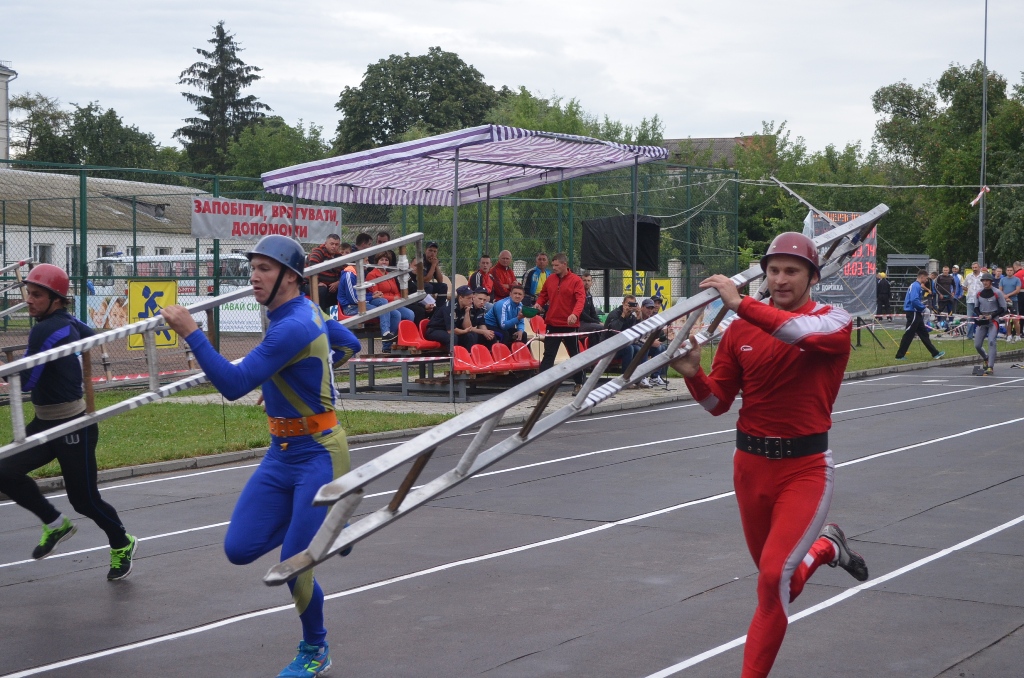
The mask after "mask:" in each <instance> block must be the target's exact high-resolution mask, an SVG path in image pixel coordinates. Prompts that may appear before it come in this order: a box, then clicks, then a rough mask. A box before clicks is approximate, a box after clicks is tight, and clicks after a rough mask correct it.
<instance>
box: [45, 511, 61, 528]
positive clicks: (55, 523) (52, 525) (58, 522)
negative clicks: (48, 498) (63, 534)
mask: <svg viewBox="0 0 1024 678" xmlns="http://www.w3.org/2000/svg"><path fill="white" fill-rule="evenodd" d="M63 524H64V514H63V513H61V514H59V515H58V516H57V519H56V520H54V521H53V522H52V523H48V524H47V525H46V526H47V527H48V528H50V529H51V530H56V529H57V528H58V527H60V526H61V525H63Z"/></svg>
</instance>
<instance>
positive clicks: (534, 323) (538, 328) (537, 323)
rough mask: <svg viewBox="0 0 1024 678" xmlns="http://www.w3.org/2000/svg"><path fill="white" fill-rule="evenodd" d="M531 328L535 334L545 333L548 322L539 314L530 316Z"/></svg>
mask: <svg viewBox="0 0 1024 678" xmlns="http://www.w3.org/2000/svg"><path fill="white" fill-rule="evenodd" d="M530 328H531V329H532V330H533V333H534V334H545V333H546V332H547V329H548V324H547V323H546V322H544V318H542V317H541V316H539V315H535V316H533V317H532V318H530Z"/></svg>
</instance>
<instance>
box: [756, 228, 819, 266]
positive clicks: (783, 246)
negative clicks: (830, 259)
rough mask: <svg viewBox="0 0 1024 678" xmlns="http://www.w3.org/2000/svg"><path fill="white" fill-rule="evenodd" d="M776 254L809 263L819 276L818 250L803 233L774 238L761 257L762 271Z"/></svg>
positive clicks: (786, 234)
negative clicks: (797, 258) (786, 255)
mask: <svg viewBox="0 0 1024 678" xmlns="http://www.w3.org/2000/svg"><path fill="white" fill-rule="evenodd" d="M776 254H788V255H790V256H794V257H799V258H800V259H803V260H804V261H806V262H807V263H809V264H810V265H811V266H812V267H813V270H814V272H815V273H817V274H818V275H819V276H820V275H821V266H820V265H819V264H818V249H817V248H816V247H815V246H814V241H813V240H811V239H810V238H808V237H807V236H806V235H804V234H803V233H797V232H795V231H793V232H791V233H780V234H779V235H777V236H775V240H772V244H771V245H770V246H769V247H768V252H767V253H766V254H765V255H764V256H763V257H761V270H762V271H766V270H767V268H766V267H767V265H768V258H769V257H772V256H775V255H776Z"/></svg>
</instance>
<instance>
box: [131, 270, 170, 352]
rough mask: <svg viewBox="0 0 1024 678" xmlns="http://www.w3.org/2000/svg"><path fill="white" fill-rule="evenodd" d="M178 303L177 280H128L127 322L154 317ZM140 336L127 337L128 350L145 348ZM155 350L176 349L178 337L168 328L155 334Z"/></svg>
mask: <svg viewBox="0 0 1024 678" xmlns="http://www.w3.org/2000/svg"><path fill="white" fill-rule="evenodd" d="M177 303H178V281H177V280H129V281H128V322H129V323H135V322H138V321H140V320H147V319H149V318H152V317H154V316H155V315H156V314H157V313H158V312H159V311H160V309H162V308H164V307H166V306H173V305H174V304H177ZM145 347H146V344H145V339H143V335H142V334H133V335H131V336H129V337H128V348H130V349H140V348H145ZM156 347H157V348H177V347H178V335H177V334H176V333H175V332H174V331H173V330H171V329H170V328H165V329H162V330H160V331H159V332H157V333H156Z"/></svg>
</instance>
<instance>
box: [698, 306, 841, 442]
mask: <svg viewBox="0 0 1024 678" xmlns="http://www.w3.org/2000/svg"><path fill="white" fill-rule="evenodd" d="M738 315H739V318H737V319H736V320H734V321H733V323H732V324H731V325H730V326H729V328H728V329H726V331H725V334H724V335H722V342H721V344H719V347H718V351H717V352H716V353H715V360H714V362H713V363H712V366H711V375H710V376H709V375H707V374H705V373H704V371H703V370H701V371H699V372H698V373H697V375H696V376H694V377H693V378H692V379H687V380H686V386H687V388H689V389H690V393H691V394H692V395H693V397H694V399H695V400H696V401H697V402H699V403H700V404H701V405H702V406H703V407H704V409H706V410H708V411H709V412H711V414H713V415H715V416H718V415H720V414H723V413H725V412H727V411H728V410H729V408H730V407H731V406H732V402H733V400H734V399H735V398H736V394H737V393H739V392H740V391H743V405H742V406H741V407H740V416H739V421H738V422H737V427H738V428H739V429H740V430H741V431H743V432H744V433H747V434H749V435H753V436H779V437H783V438H794V437H798V436H808V435H814V434H816V433H824V432H825V431H828V430H829V429H830V428H832V405H833V404H834V403H835V401H836V396H837V395H838V394H839V385H840V383H842V380H843V371H844V370H845V369H846V363H847V361H848V360H849V359H850V333H851V332H852V329H851V325H852V321H851V319H850V314H849V313H847V312H846V311H844V310H843V309H841V308H833V307H832V306H824V305H822V304H819V303H817V302H815V301H813V300H811V301H808V302H807V303H806V304H805V305H804V306H802V307H801V308H800V309H799V310H798V311H797V312H796V313H790V312H788V311H783V310H781V309H778V308H775V307H774V306H771V305H769V304H764V303H761V302H758V301H756V300H755V299H754V298H753V297H746V298H744V299H743V301H742V302H741V303H740V308H739V313H738Z"/></svg>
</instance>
